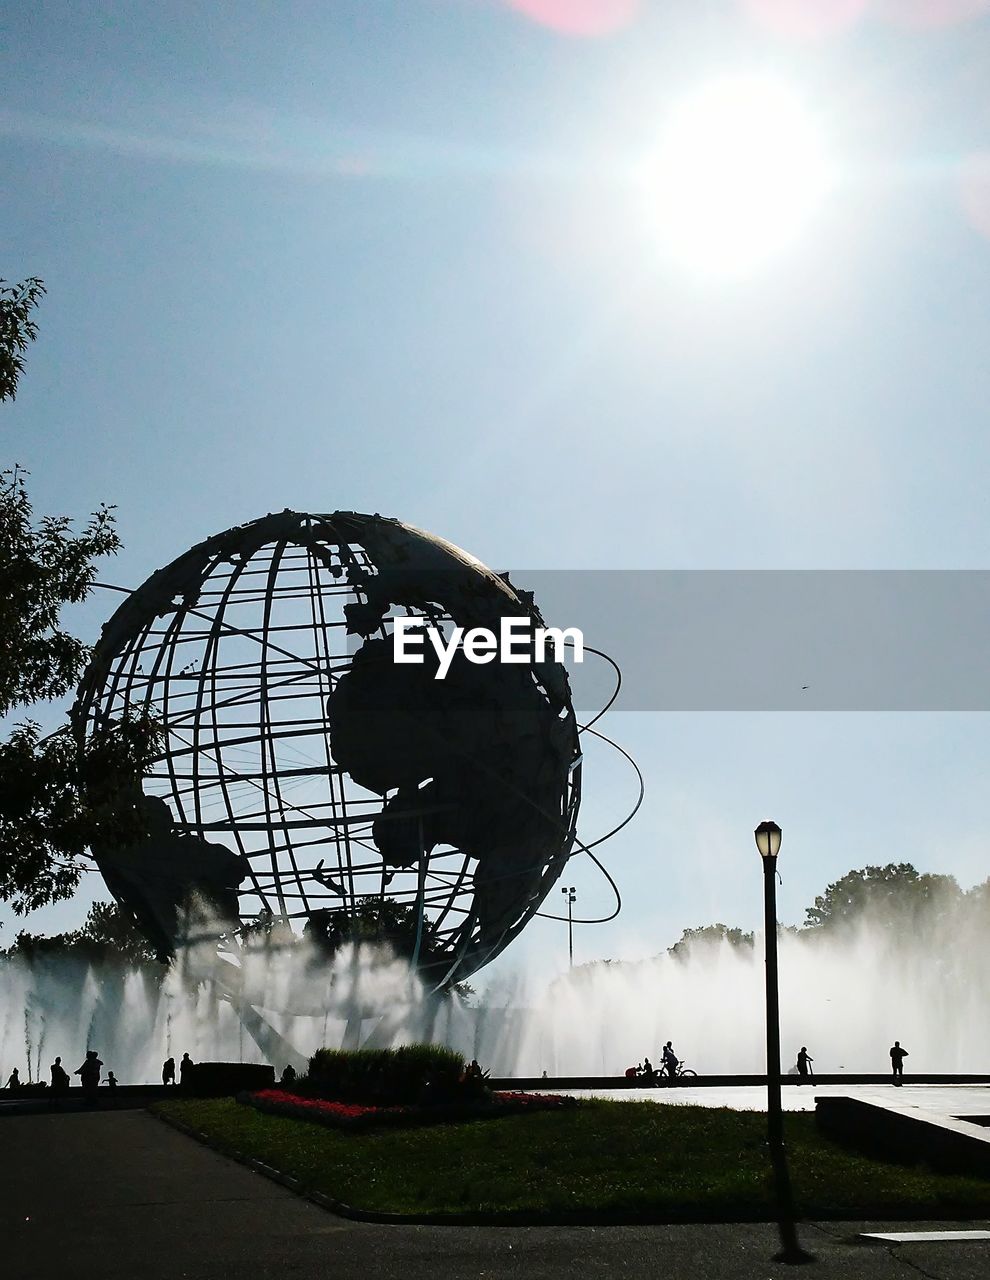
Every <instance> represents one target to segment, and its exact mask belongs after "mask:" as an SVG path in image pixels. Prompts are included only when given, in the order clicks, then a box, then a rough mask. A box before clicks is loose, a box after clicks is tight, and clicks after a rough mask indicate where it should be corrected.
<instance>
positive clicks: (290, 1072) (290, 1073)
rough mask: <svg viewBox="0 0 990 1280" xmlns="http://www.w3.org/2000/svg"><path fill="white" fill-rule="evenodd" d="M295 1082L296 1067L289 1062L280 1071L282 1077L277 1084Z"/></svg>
mask: <svg viewBox="0 0 990 1280" xmlns="http://www.w3.org/2000/svg"><path fill="white" fill-rule="evenodd" d="M295 1082H296V1069H295V1067H294V1066H293V1065H292V1063H291V1062H290V1063H289V1065H288V1066H287V1067H286V1068H285V1070H284V1071H283V1072H282V1078H281V1080H279V1084H295Z"/></svg>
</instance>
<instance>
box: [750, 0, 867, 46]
mask: <svg viewBox="0 0 990 1280" xmlns="http://www.w3.org/2000/svg"><path fill="white" fill-rule="evenodd" d="M868 4H869V0H742V7H743V8H744V9H745V11H746V12H747V13H748V14H749V16H750V17H751V18H752V19H753V20H754V21H756V22H758V23H760V25H761V26H764V27H768V28H769V29H770V30H771V31H772V32H773V33H774V34H775V35H781V36H790V37H792V38H794V39H797V40H820V39H823V38H824V37H825V36H830V35H834V34H836V33H837V32H840V31H845V30H847V29H848V28H849V27H851V26H853V25H854V24H855V23H856V22H858V21H859V19H860V18H861V17H862V16H863V14H864V12H865V10H866V9H867V7H868Z"/></svg>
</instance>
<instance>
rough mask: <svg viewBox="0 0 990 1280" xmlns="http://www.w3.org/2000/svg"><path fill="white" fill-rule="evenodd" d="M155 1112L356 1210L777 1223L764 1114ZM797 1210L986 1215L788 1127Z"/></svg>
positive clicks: (946, 1182)
mask: <svg viewBox="0 0 990 1280" xmlns="http://www.w3.org/2000/svg"><path fill="white" fill-rule="evenodd" d="M152 1110H153V1111H155V1112H158V1113H159V1114H163V1115H166V1116H170V1117H172V1118H174V1119H176V1120H179V1121H181V1122H182V1123H183V1124H186V1125H188V1126H190V1128H192V1129H195V1130H197V1131H199V1132H202V1133H204V1134H206V1135H208V1136H209V1137H210V1138H211V1139H212V1140H213V1141H214V1142H215V1143H217V1145H219V1146H222V1147H225V1148H226V1149H228V1150H231V1151H237V1152H240V1153H241V1154H242V1155H245V1156H250V1157H254V1158H255V1159H258V1160H261V1161H264V1163H265V1164H268V1165H272V1166H273V1167H275V1168H276V1169H279V1170H281V1171H282V1172H283V1173H288V1174H291V1175H292V1176H293V1177H295V1178H298V1179H299V1181H300V1182H301V1183H302V1184H303V1185H304V1186H306V1187H308V1188H311V1189H313V1190H316V1191H321V1192H323V1194H324V1195H327V1196H330V1197H332V1198H333V1199H335V1200H339V1201H343V1202H344V1203H345V1204H349V1205H351V1206H353V1207H354V1208H356V1209H364V1210H376V1211H379V1212H389V1213H401V1214H409V1215H412V1216H416V1215H421V1214H425V1213H449V1214H463V1213H479V1212H480V1213H486V1214H490V1213H496V1214H503V1213H504V1214H507V1215H514V1214H534V1213H545V1214H547V1215H551V1216H552V1215H561V1216H563V1215H566V1216H567V1217H569V1218H570V1217H580V1216H589V1217H592V1216H593V1217H597V1218H600V1219H609V1218H612V1219H614V1220H616V1221H621V1220H627V1221H628V1220H648V1221H657V1222H663V1221H677V1220H692V1219H693V1220H698V1219H701V1220H705V1219H708V1220H712V1221H716V1220H718V1221H733V1220H745V1219H766V1218H770V1217H772V1216H773V1214H772V1211H771V1203H772V1202H771V1200H770V1183H769V1175H768V1160H767V1155H766V1149H765V1146H764V1135H765V1132H766V1117H765V1116H763V1115H760V1114H757V1113H754V1112H745V1111H731V1110H729V1109H715V1108H708V1107H687V1106H676V1105H666V1106H658V1105H656V1104H655V1103H652V1102H589V1103H585V1104H583V1105H582V1106H580V1107H578V1108H576V1109H574V1110H568V1111H561V1112H557V1113H554V1112H537V1113H536V1114H533V1115H520V1116H509V1117H506V1118H504V1119H500V1120H481V1121H474V1122H469V1123H466V1124H450V1125H436V1126H430V1127H423V1128H412V1129H383V1130H379V1131H375V1130H371V1131H368V1132H363V1133H346V1132H341V1131H338V1130H334V1129H326V1128H323V1127H322V1126H321V1125H316V1124H309V1123H307V1122H306V1121H303V1120H292V1119H285V1118H283V1117H280V1116H270V1115H262V1114H261V1113H260V1112H258V1111H255V1110H254V1108H253V1107H247V1106H242V1105H241V1104H239V1103H237V1102H234V1101H233V1100H230V1099H222V1100H202V1101H200V1100H195V1101H194V1100H189V1101H182V1102H163V1103H158V1104H157V1105H156V1106H155V1107H153V1108H152ZM785 1124H786V1136H787V1144H788V1151H789V1153H790V1159H791V1171H792V1176H793V1181H794V1188H795V1195H796V1198H797V1201H798V1206H799V1209H800V1212H801V1213H802V1214H803V1215H804V1216H806V1217H810V1218H830V1217H831V1218H863V1217H875V1218H891V1219H896V1218H910V1217H914V1218H935V1219H938V1218H953V1217H959V1218H967V1217H968V1218H986V1217H990V1182H984V1181H980V1180H977V1179H972V1178H961V1177H952V1176H948V1175H943V1174H936V1173H932V1172H931V1171H930V1170H928V1169H926V1168H924V1167H921V1166H904V1165H897V1164H887V1163H885V1162H882V1161H879V1160H873V1159H869V1158H867V1157H865V1156H859V1155H854V1154H851V1153H850V1152H847V1151H846V1150H845V1149H844V1148H842V1147H839V1146H837V1145H835V1144H834V1143H832V1142H829V1141H827V1140H825V1139H824V1138H821V1137H819V1135H818V1133H817V1132H816V1130H815V1122H814V1116H813V1115H810V1114H802V1113H798V1114H791V1115H788V1116H786V1117H785Z"/></svg>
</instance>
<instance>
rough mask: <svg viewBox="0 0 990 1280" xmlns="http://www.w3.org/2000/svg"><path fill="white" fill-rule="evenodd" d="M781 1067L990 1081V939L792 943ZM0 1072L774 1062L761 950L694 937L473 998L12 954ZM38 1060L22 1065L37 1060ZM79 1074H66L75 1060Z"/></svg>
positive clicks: (240, 967) (324, 976)
mask: <svg viewBox="0 0 990 1280" xmlns="http://www.w3.org/2000/svg"><path fill="white" fill-rule="evenodd" d="M779 955H780V1007H781V1043H782V1046H783V1067H784V1070H785V1071H786V1070H787V1069H788V1067H789V1065H790V1063H792V1062H793V1061H794V1059H795V1058H796V1055H797V1051H798V1049H799V1048H800V1046H801V1045H807V1046H808V1047H809V1050H810V1052H811V1055H812V1057H813V1058H814V1059H815V1069H816V1071H817V1072H818V1073H824V1072H832V1071H841V1070H845V1071H849V1072H855V1071H871V1072H884V1071H885V1070H886V1069H887V1067H888V1057H887V1050H888V1049H889V1047H890V1045H891V1044H892V1043H893V1041H894V1040H895V1039H898V1040H900V1041H901V1043H902V1044H903V1045H904V1046H905V1047H906V1048H907V1049H908V1050H909V1053H910V1057H909V1059H908V1063H907V1067H908V1070H909V1072H915V1071H920V1072H979V1071H981V1070H990V1020H988V1019H987V1018H986V1016H985V1001H986V991H987V988H988V981H987V979H988V976H990V934H988V931H987V930H986V928H985V927H983V920H982V916H978V915H977V914H976V913H974V912H973V911H972V910H967V909H965V908H964V906H962V905H960V906H958V907H956V908H954V909H952V910H947V911H941V912H940V913H938V914H937V915H933V917H932V918H931V919H927V920H923V921H921V922H916V926H915V927H912V928H901V929H899V930H892V929H891V927H890V925H889V922H888V923H887V924H883V923H882V922H880V921H879V920H877V919H873V920H871V919H870V918H869V917H865V918H863V919H862V920H861V921H860V923H859V924H858V925H857V926H856V927H855V928H847V929H844V930H841V931H837V930H828V931H826V930H822V931H817V932H810V931H803V932H800V933H797V932H793V931H787V930H784V931H782V932H781V935H780V940H779ZM0 969H2V975H0V976H2V988H0V990H2V994H0V1070H2V1071H3V1073H4V1077H3V1078H6V1075H7V1074H9V1072H10V1069H11V1068H12V1067H14V1066H18V1067H20V1069H21V1075H22V1079H25V1080H26V1079H28V1078H31V1079H38V1078H39V1077H41V1078H42V1079H44V1078H47V1070H48V1064H49V1062H50V1061H51V1060H53V1059H54V1057H55V1055H56V1054H60V1055H61V1056H62V1058H63V1061H64V1063H65V1064H66V1065H68V1064H69V1063H70V1060H72V1059H73V1056H74V1055H75V1056H76V1057H77V1058H78V1060H79V1061H80V1062H81V1061H82V1059H83V1057H84V1055H85V1051H86V1050H87V1049H91V1048H92V1049H96V1050H97V1051H98V1052H99V1054H100V1057H101V1058H102V1059H103V1061H104V1063H105V1064H106V1068H107V1069H108V1070H110V1069H112V1070H114V1071H115V1072H116V1074H117V1077H118V1079H119V1080H120V1081H121V1082H122V1083H127V1082H154V1081H157V1080H158V1079H160V1072H161V1064H162V1062H163V1061H164V1059H165V1058H167V1057H178V1056H179V1055H181V1054H182V1053H184V1052H188V1053H189V1054H190V1055H191V1057H192V1058H193V1059H194V1061H201V1060H212V1061H248V1062H261V1061H269V1062H271V1063H272V1064H273V1065H274V1066H275V1067H276V1068H277V1070H279V1071H280V1070H281V1069H282V1067H284V1066H285V1065H286V1064H287V1063H288V1062H291V1063H292V1064H293V1065H294V1066H295V1067H296V1069H297V1070H299V1069H300V1068H304V1066H305V1062H306V1061H307V1060H308V1058H309V1056H310V1055H311V1054H312V1053H313V1052H314V1051H315V1050H316V1049H317V1048H320V1047H322V1046H324V1045H330V1046H340V1045H345V1046H346V1045H349V1046H351V1047H353V1046H356V1045H357V1044H366V1045H375V1046H386V1045H394V1044H405V1043H413V1042H420V1041H433V1042H437V1043H444V1044H447V1045H449V1046H450V1047H451V1048H454V1049H457V1050H459V1051H460V1052H461V1053H463V1054H464V1055H465V1056H466V1057H468V1058H471V1057H476V1058H478V1060H479V1061H480V1062H482V1063H483V1064H484V1065H485V1066H486V1067H487V1068H490V1069H491V1071H492V1073H493V1074H495V1075H522V1076H539V1075H541V1073H542V1072H543V1071H546V1072H547V1073H548V1075H549V1076H551V1077H553V1076H557V1075H596V1076H599V1075H609V1076H619V1075H621V1074H622V1073H623V1071H624V1070H625V1069H626V1067H628V1066H629V1065H631V1064H633V1063H637V1062H639V1061H640V1060H641V1059H642V1058H643V1056H644V1054H645V1055H648V1056H650V1057H651V1058H652V1059H653V1060H654V1062H656V1061H658V1059H659V1052H660V1048H661V1046H662V1045H663V1043H664V1042H665V1041H667V1040H672V1041H673V1043H674V1048H675V1050H676V1051H677V1053H678V1056H679V1057H681V1059H682V1060H684V1061H685V1062H686V1064H687V1065H688V1066H690V1067H692V1068H693V1069H695V1070H696V1071H698V1072H699V1074H700V1075H708V1074H737V1073H738V1074H748V1073H759V1072H760V1071H761V1070H762V1069H763V1066H764V1057H763V1054H764V1022H763V1016H764V1015H763V1009H764V1003H763V1001H764V992H763V974H764V970H763V949H762V940H761V939H760V938H759V937H758V938H757V939H756V944H755V946H745V945H743V946H740V945H733V944H731V943H729V942H728V941H725V940H722V941H718V942H707V941H699V942H695V943H693V944H692V945H691V946H690V947H689V948H687V949H685V950H684V951H683V953H682V954H680V955H677V954H674V955H672V954H669V953H666V952H665V953H663V954H661V955H659V956H656V957H653V958H650V959H644V960H640V961H633V962H619V961H616V962H607V961H602V962H598V963H596V964H591V965H584V966H581V967H579V968H576V969H574V970H571V971H570V972H568V973H565V974H563V975H561V976H557V977H555V978H553V979H552V980H550V981H549V983H546V982H537V981H534V980H533V979H532V978H529V979H526V980H522V979H521V980H520V981H519V982H518V983H517V984H516V985H515V987H514V988H510V990H509V994H507V995H503V997H502V999H501V1001H500V1002H496V1001H495V999H494V997H492V998H482V999H481V1000H480V1002H479V1003H478V1004H477V1005H476V1006H472V1005H470V1004H468V1003H466V1002H465V1001H463V1000H461V999H460V998H459V997H458V996H457V995H456V994H452V995H450V996H448V997H445V998H441V997H437V996H432V995H430V994H428V993H427V992H425V991H424V989H423V988H422V986H421V984H420V983H419V982H418V980H417V979H416V977H415V975H414V974H412V973H411V972H410V971H409V969H408V966H407V965H406V963H405V962H404V961H402V960H399V959H396V958H395V957H393V956H390V955H387V954H385V953H383V952H382V951H381V950H380V949H379V948H374V947H368V946H361V947H353V946H347V947H344V948H342V949H341V950H340V952H338V954H337V955H336V956H335V957H333V959H332V960H328V959H327V957H326V956H325V955H323V954H320V953H318V952H317V951H316V950H315V949H314V948H313V947H312V946H311V944H309V943H308V942H307V941H305V940H299V939H293V940H292V942H291V944H289V945H279V943H278V940H275V941H274V942H273V941H272V940H270V939H269V940H263V941H260V942H256V943H254V944H253V945H250V946H247V947H245V948H243V949H242V950H241V951H240V952H239V953H238V954H235V955H233V956H231V955H228V956H226V957H221V958H219V959H218V958H217V956H216V952H215V948H214V947H213V946H212V945H204V947H203V948H201V949H199V950H197V948H195V947H193V948H190V949H189V951H188V952H187V953H185V954H184V955H183V956H182V959H181V960H180V961H179V962H177V963H175V964H173V965H172V966H171V967H170V968H169V970H168V971H167V972H166V973H165V975H164V977H160V976H157V975H155V974H153V973H152V972H151V971H150V970H149V969H144V970H142V969H139V968H133V967H132V968H128V967H126V966H123V965H119V964H102V965H100V964H87V963H85V962H84V961H81V960H79V959H78V958H74V957H71V956H58V955H54V956H53V955H40V956H35V957H34V958H33V959H30V960H28V959H26V958H24V957H18V956H16V955H15V956H12V957H8V958H6V959H4V960H2V961H0ZM25 1066H26V1067H27V1072H25V1070H24V1068H25ZM69 1070H70V1071H71V1070H72V1066H71V1065H70V1066H69Z"/></svg>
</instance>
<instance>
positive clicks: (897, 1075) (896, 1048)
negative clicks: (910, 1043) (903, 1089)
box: [890, 1040, 908, 1087]
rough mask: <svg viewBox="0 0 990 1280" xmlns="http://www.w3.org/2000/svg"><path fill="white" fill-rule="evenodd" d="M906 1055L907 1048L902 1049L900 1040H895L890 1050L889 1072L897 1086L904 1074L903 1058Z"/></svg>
mask: <svg viewBox="0 0 990 1280" xmlns="http://www.w3.org/2000/svg"><path fill="white" fill-rule="evenodd" d="M907 1056H908V1051H907V1049H902V1048H901V1042H900V1040H895V1041H894V1044H893V1048H892V1049H891V1051H890V1072H891V1075H892V1076H893V1078H894V1079H893V1083H894V1084H896V1085H897V1086H898V1087H900V1084H901V1081H902V1077H903V1075H904V1059H905V1058H906V1057H907Z"/></svg>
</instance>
